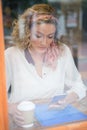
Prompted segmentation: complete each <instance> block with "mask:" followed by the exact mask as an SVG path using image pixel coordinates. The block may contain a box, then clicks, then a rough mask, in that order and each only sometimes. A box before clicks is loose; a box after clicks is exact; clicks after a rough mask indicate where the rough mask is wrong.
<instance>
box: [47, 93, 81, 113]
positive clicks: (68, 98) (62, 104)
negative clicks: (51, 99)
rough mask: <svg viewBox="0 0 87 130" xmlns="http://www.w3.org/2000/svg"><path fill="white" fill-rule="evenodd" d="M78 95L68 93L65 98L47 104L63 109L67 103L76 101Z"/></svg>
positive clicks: (52, 107) (53, 107)
mask: <svg viewBox="0 0 87 130" xmlns="http://www.w3.org/2000/svg"><path fill="white" fill-rule="evenodd" d="M78 99H79V97H78V95H77V94H76V93H75V92H72V93H70V94H68V95H67V96H66V97H65V98H63V99H61V100H59V101H58V102H56V103H53V104H51V105H50V106H49V108H50V109H59V110H61V109H64V108H65V107H66V106H67V105H68V104H72V103H74V102H76V101H78Z"/></svg>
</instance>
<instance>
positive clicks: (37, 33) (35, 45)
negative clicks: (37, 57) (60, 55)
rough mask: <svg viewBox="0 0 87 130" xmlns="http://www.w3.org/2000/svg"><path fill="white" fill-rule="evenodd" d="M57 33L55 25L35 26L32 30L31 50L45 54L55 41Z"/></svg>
mask: <svg viewBox="0 0 87 130" xmlns="http://www.w3.org/2000/svg"><path fill="white" fill-rule="evenodd" d="M55 31H56V28H55V25H53V24H47V23H42V24H39V25H36V24H34V25H33V26H32V28H31V36H30V42H31V48H32V49H33V50H34V51H35V52H37V53H40V54H43V53H45V52H46V50H47V48H49V47H50V44H51V43H52V42H53V40H54V35H55Z"/></svg>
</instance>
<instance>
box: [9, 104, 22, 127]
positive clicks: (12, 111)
mask: <svg viewBox="0 0 87 130" xmlns="http://www.w3.org/2000/svg"><path fill="white" fill-rule="evenodd" d="M17 105H18V104H17V103H9V104H8V112H9V115H10V116H11V117H12V119H13V121H14V122H15V124H16V125H18V126H22V125H24V118H23V117H22V113H21V112H20V111H19V110H18V109H17Z"/></svg>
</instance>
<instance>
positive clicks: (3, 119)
mask: <svg viewBox="0 0 87 130" xmlns="http://www.w3.org/2000/svg"><path fill="white" fill-rule="evenodd" d="M2 21H3V20H2V3H1V0H0V129H1V130H9V129H8V110H7V94H6V80H5V62H4V33H3V22H2Z"/></svg>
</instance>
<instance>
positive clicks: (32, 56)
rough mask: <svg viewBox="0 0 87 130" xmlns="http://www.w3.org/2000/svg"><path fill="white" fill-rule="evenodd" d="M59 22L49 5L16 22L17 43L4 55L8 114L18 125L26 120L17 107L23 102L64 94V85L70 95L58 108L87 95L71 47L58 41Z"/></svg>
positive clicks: (35, 9) (35, 6)
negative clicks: (9, 91)
mask: <svg viewBox="0 0 87 130" xmlns="http://www.w3.org/2000/svg"><path fill="white" fill-rule="evenodd" d="M57 25H58V18H57V15H56V13H55V10H54V9H53V8H52V7H51V6H50V5H46V4H38V5H34V6H32V7H31V8H29V9H27V10H26V11H25V12H24V13H23V14H22V15H21V16H20V17H19V19H18V21H16V22H15V24H14V28H13V33H12V36H13V40H14V42H15V43H16V46H15V47H11V48H9V49H7V50H6V52H5V57H6V73H7V91H8V90H9V87H10V86H11V93H10V95H9V103H8V106H9V114H10V115H11V116H12V117H13V120H14V122H15V123H16V124H17V125H23V123H24V120H23V117H22V116H21V113H20V112H19V111H18V110H17V104H18V102H20V101H23V100H33V99H41V98H42V99H43V98H50V97H54V96H56V95H60V94H64V92H65V91H64V90H65V86H68V87H69V90H67V91H66V95H67V96H66V97H65V98H64V99H63V100H60V101H59V102H58V104H57V107H58V105H64V104H68V103H72V102H74V101H76V100H80V99H82V98H83V97H85V96H86V87H85V86H84V85H83V83H82V80H81V77H80V74H79V73H78V71H77V69H76V67H75V65H74V61H73V58H72V55H71V52H70V50H69V48H68V47H67V46H66V45H64V44H63V43H60V42H59V41H58V35H57ZM54 107H56V106H54Z"/></svg>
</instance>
